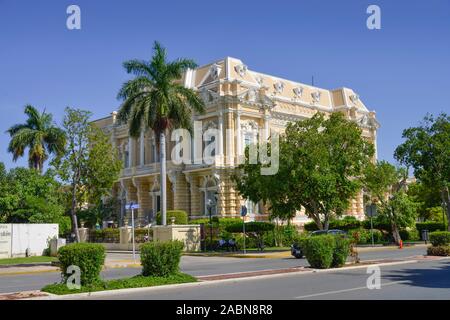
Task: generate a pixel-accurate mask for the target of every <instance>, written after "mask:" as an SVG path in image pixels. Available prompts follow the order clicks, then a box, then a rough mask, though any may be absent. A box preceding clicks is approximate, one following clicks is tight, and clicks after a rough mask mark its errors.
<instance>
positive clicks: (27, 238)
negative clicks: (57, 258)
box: [0, 224, 58, 258]
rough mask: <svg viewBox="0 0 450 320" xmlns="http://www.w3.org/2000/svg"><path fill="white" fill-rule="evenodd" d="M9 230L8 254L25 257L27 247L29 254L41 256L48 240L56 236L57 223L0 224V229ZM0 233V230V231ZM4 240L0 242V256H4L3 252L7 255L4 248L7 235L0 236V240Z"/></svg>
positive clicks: (6, 242) (47, 244)
mask: <svg viewBox="0 0 450 320" xmlns="http://www.w3.org/2000/svg"><path fill="white" fill-rule="evenodd" d="M8 226H9V228H10V229H9V230H10V240H9V241H10V242H9V245H10V250H9V255H10V256H11V257H25V255H26V250H27V248H28V250H29V255H31V256H41V255H42V254H43V253H44V250H45V249H46V248H48V246H49V240H50V239H52V238H54V237H56V238H57V237H58V225H57V224H0V230H5V232H4V234H6V233H7V232H6V230H8ZM0 233H1V231H0ZM2 240H3V241H4V244H3V245H2V244H1V243H0V258H6V256H2V255H1V253H2V252H5V253H4V255H7V251H8V250H7V249H6V248H4V247H6V246H7V244H8V239H7V237H4V238H0V242H1V241H2Z"/></svg>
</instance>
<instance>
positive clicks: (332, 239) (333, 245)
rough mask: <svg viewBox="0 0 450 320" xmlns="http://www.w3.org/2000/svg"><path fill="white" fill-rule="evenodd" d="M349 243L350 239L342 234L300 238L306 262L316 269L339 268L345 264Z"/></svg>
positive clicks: (348, 252)
mask: <svg viewBox="0 0 450 320" xmlns="http://www.w3.org/2000/svg"><path fill="white" fill-rule="evenodd" d="M350 245H351V240H350V239H348V238H346V237H343V236H342V235H329V234H328V235H321V236H314V237H308V238H301V240H300V246H301V247H302V249H303V251H304V253H305V257H306V259H307V260H308V263H309V264H310V265H311V267H313V268H317V269H328V268H330V267H331V268H340V267H342V266H343V265H345V262H346V261H347V257H348V255H349V254H350Z"/></svg>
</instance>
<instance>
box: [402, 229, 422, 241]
mask: <svg viewBox="0 0 450 320" xmlns="http://www.w3.org/2000/svg"><path fill="white" fill-rule="evenodd" d="M399 232H400V238H402V240H409V241H417V240H420V236H419V231H417V230H416V229H413V230H406V229H403V230H400V231H399Z"/></svg>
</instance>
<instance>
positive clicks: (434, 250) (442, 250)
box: [427, 246, 450, 257]
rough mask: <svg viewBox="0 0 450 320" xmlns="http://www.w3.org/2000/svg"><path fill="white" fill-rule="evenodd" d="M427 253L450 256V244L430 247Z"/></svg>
mask: <svg viewBox="0 0 450 320" xmlns="http://www.w3.org/2000/svg"><path fill="white" fill-rule="evenodd" d="M427 254H428V255H429V256H443V257H448V256H450V246H437V247H434V246H433V247H429V248H428V249H427Z"/></svg>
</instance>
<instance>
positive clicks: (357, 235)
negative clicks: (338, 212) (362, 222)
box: [349, 229, 384, 244]
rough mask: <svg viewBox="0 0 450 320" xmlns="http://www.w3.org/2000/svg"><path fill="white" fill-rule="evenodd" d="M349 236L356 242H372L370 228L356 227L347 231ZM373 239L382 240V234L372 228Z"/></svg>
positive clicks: (378, 241)
mask: <svg viewBox="0 0 450 320" xmlns="http://www.w3.org/2000/svg"><path fill="white" fill-rule="evenodd" d="M349 234H350V236H351V237H352V238H353V240H354V241H355V242H356V243H358V244H370V243H372V234H371V231H370V230H366V229H356V230H350V231H349ZM373 241H374V242H375V243H380V242H382V241H384V235H383V233H382V232H381V231H380V230H377V229H373Z"/></svg>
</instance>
